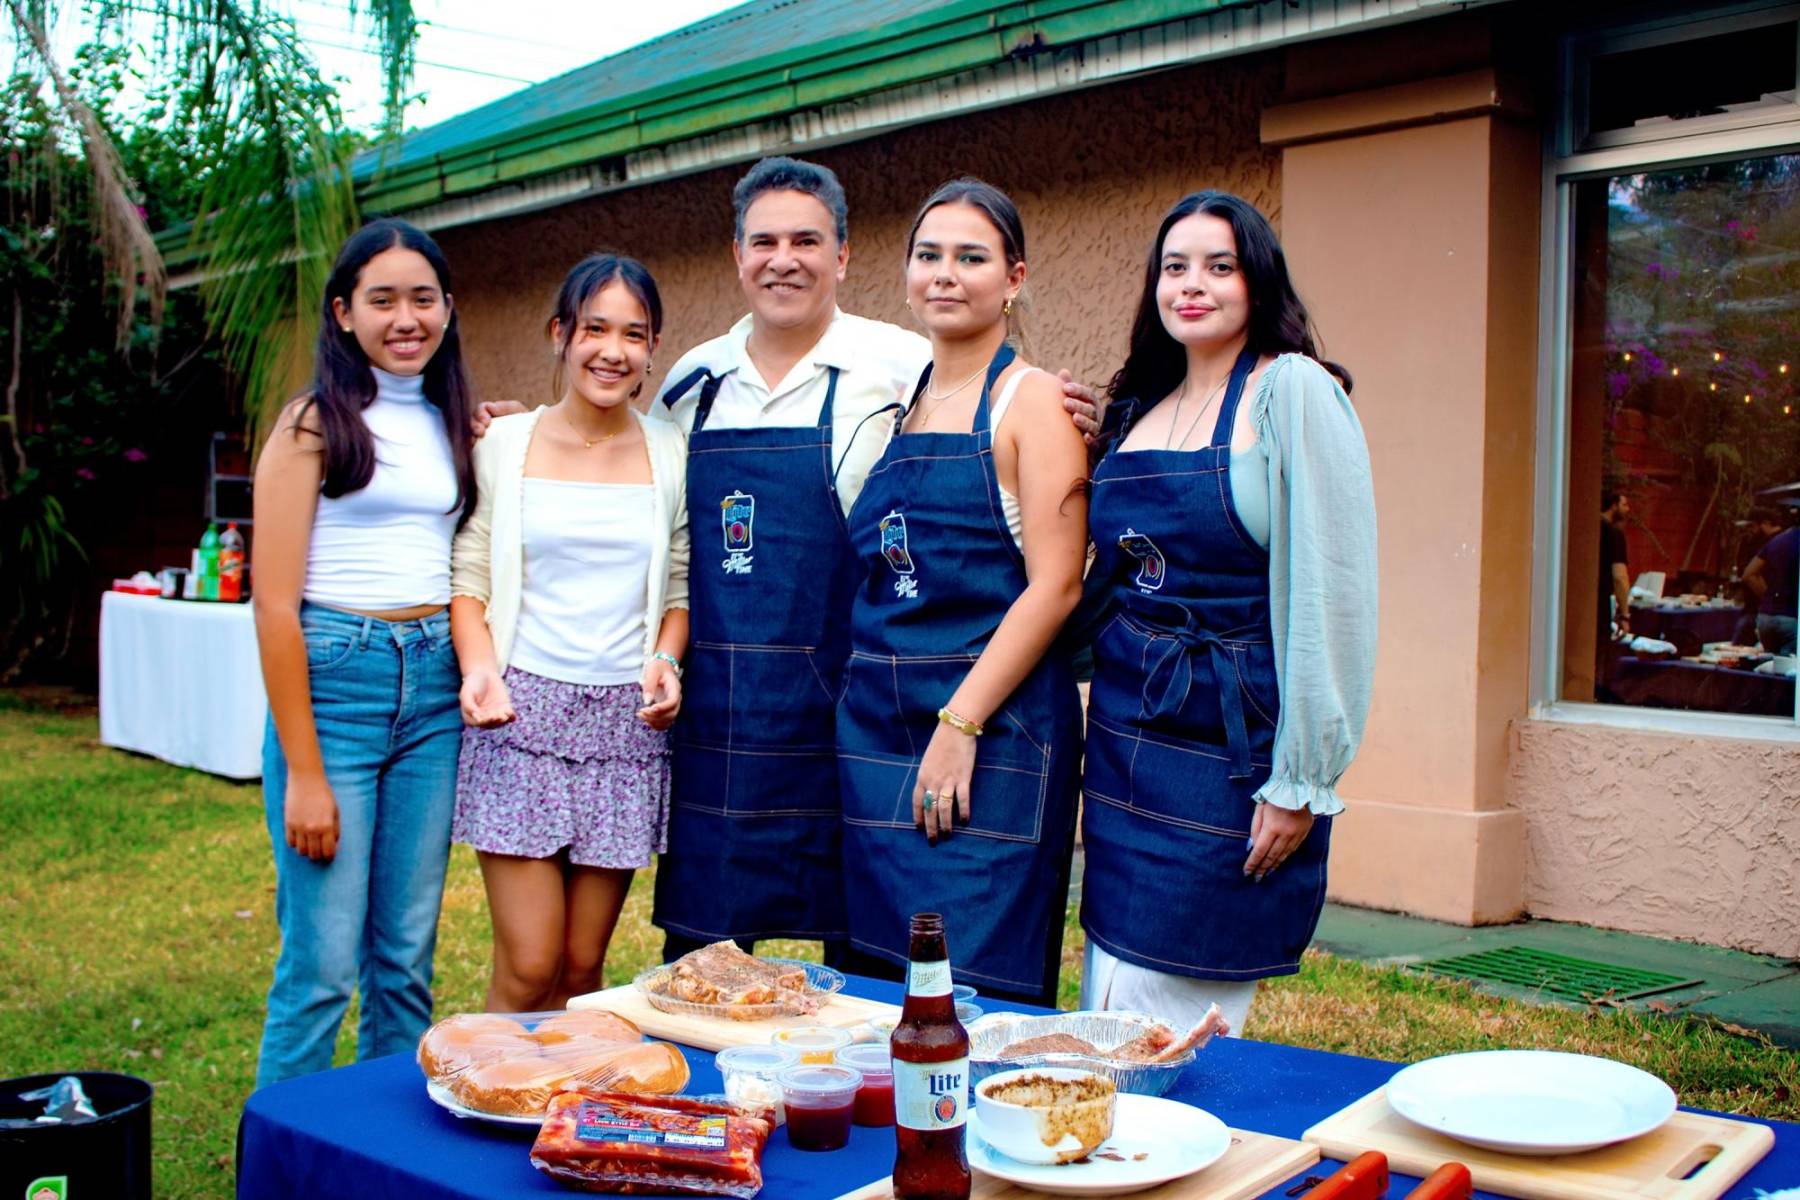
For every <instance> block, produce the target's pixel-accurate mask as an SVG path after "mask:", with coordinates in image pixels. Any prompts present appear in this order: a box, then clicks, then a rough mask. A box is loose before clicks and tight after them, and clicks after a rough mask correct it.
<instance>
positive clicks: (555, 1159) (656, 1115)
mask: <svg viewBox="0 0 1800 1200" xmlns="http://www.w3.org/2000/svg"><path fill="white" fill-rule="evenodd" d="M772 1115H773V1114H772V1113H769V1112H768V1111H766V1110H763V1111H755V1110H750V1109H745V1108H740V1107H737V1106H734V1105H731V1104H727V1103H724V1102H722V1101H720V1100H716V1099H701V1098H693V1097H688V1096H634V1095H624V1094H621V1093H617V1092H605V1091H600V1090H598V1089H594V1088H576V1089H572V1090H570V1091H565V1092H559V1093H558V1094H557V1095H556V1096H554V1097H552V1098H551V1101H550V1108H549V1111H548V1112H546V1113H545V1115H544V1125H543V1128H542V1129H540V1130H539V1131H538V1136H537V1141H536V1142H534V1143H532V1147H531V1165H532V1166H534V1167H536V1168H537V1169H538V1170H540V1171H542V1172H544V1173H545V1174H546V1175H549V1176H550V1177H551V1178H553V1179H556V1180H558V1181H559V1182H561V1183H565V1184H568V1185H569V1186H571V1187H575V1188H579V1189H581V1190H582V1191H588V1192H618V1193H627V1194H634V1193H646V1192H655V1193H659V1194H671V1193H672V1194H675V1195H688V1196H740V1197H746V1198H747V1197H751V1196H754V1195H756V1193H757V1192H759V1191H761V1190H762V1155H763V1147H764V1146H766V1145H767V1144H768V1141H769V1133H770V1130H771V1129H773V1125H772V1123H771V1121H770V1119H769V1118H770V1117H771V1116H772Z"/></svg>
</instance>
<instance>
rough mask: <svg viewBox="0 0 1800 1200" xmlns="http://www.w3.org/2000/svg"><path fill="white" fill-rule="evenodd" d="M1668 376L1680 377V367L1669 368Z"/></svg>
mask: <svg viewBox="0 0 1800 1200" xmlns="http://www.w3.org/2000/svg"><path fill="white" fill-rule="evenodd" d="M1669 374H1671V375H1680V374H1681V368H1680V367H1670V368H1669Z"/></svg>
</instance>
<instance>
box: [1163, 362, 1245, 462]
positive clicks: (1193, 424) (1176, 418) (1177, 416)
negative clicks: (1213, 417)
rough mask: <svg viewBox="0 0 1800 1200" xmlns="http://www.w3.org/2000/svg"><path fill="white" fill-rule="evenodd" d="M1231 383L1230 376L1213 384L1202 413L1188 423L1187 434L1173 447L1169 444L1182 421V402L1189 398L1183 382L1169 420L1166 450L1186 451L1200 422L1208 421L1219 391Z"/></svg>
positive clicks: (1195, 415) (1202, 405)
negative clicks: (1208, 414)
mask: <svg viewBox="0 0 1800 1200" xmlns="http://www.w3.org/2000/svg"><path fill="white" fill-rule="evenodd" d="M1229 381H1230V376H1227V377H1226V378H1225V379H1221V380H1219V382H1217V383H1215V384H1213V386H1212V390H1211V391H1209V392H1207V393H1206V400H1205V401H1204V402H1203V403H1202V404H1201V405H1200V411H1199V412H1197V413H1195V414H1194V419H1193V420H1192V421H1189V422H1188V427H1187V432H1186V433H1184V434H1182V435H1181V440H1180V441H1178V442H1175V444H1174V445H1173V446H1171V445H1170V444H1169V442H1170V439H1172V438H1174V436H1175V430H1176V429H1177V428H1178V427H1179V423H1180V421H1181V402H1182V400H1183V399H1185V398H1186V397H1187V380H1186V379H1183V380H1182V381H1181V394H1180V395H1178V396H1176V397H1175V413H1174V415H1173V416H1171V417H1170V418H1169V432H1168V434H1167V436H1165V437H1164V438H1163V449H1164V450H1183V449H1186V447H1187V443H1188V439H1189V438H1191V437H1193V436H1194V430H1196V429H1198V428H1199V427H1200V422H1201V421H1204V420H1205V419H1206V414H1207V413H1208V412H1210V411H1211V410H1212V402H1213V401H1214V400H1216V399H1218V398H1219V390H1220V389H1221V388H1223V387H1224V386H1225V384H1226V383H1227V382H1229Z"/></svg>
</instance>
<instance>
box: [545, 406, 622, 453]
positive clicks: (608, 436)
mask: <svg viewBox="0 0 1800 1200" xmlns="http://www.w3.org/2000/svg"><path fill="white" fill-rule="evenodd" d="M556 411H557V412H559V413H561V414H562V419H563V424H564V425H567V426H568V427H569V432H570V433H572V434H574V435H575V438H576V440H577V441H579V442H580V443H581V444H582V445H583V446H584V447H586V448H587V449H589V450H592V449H593V448H594V447H595V446H598V445H599V444H600V443H601V442H610V441H612V440H613V439H614V438H616V437H618V436H619V435H620V434H621V433H624V432H625V427H621V428H619V429H615V430H613V431H612V432H611V433H603V434H601V435H600V436H599V437H597V438H595V439H594V440H593V441H591V442H590V441H588V440H587V438H585V437H583V436H582V433H581V430H579V429H577V428H575V418H573V417H571V416H570V415H569V410H568V409H566V408H564V407H562V406H561V405H560V404H559V405H557V407H556Z"/></svg>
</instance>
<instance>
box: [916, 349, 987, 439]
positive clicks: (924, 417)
mask: <svg viewBox="0 0 1800 1200" xmlns="http://www.w3.org/2000/svg"><path fill="white" fill-rule="evenodd" d="M986 373H987V367H986V366H985V365H984V366H980V367H977V368H975V374H973V375H971V376H969V377H968V378H967V379H965V380H963V381H962V382H961V383H959V384H957V385H956V386H955V387H953V388H951V389H950V390H949V391H947V392H934V391H932V390H931V385H930V384H926V385H925V398H926V399H927V400H930V401H931V402H932V404H931V407H930V408H929V409H926V410H925V411H923V412H921V413H920V414H919V428H920V429H923V428H925V426H927V425H929V424H931V418H932V417H933V416H934V415H935V414H936V413H937V410H938V409H940V408H942V407H943V406H944V401H946V400H948V399H949V398H950V397H952V396H954V395H956V393H958V392H960V391H962V390H963V389H964V388H966V387H968V386H969V385H970V384H971V383H974V382H975V381H976V380H977V379H979V378H980V377H981V376H982V375H984V374H986Z"/></svg>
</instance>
